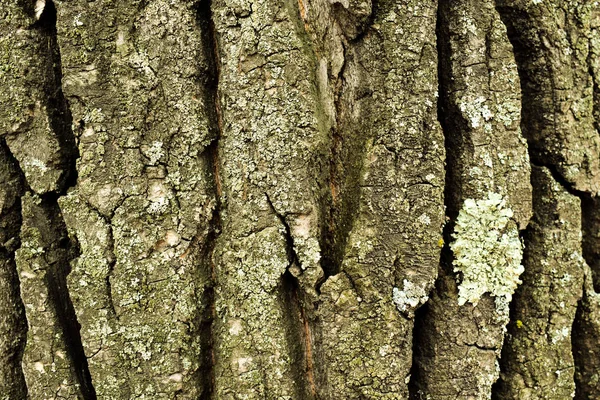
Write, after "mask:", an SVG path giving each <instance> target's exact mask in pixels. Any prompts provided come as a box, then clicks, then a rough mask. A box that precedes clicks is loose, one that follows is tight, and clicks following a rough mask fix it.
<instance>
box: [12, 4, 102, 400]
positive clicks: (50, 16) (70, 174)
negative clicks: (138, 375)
mask: <svg viewBox="0 0 600 400" xmlns="http://www.w3.org/2000/svg"><path fill="white" fill-rule="evenodd" d="M31 28H32V29H36V30H38V31H39V32H40V33H41V34H42V35H43V36H45V37H46V38H47V41H48V48H47V51H48V52H49V62H51V63H52V65H51V66H49V68H48V70H49V71H48V72H49V73H50V74H51V75H50V76H47V77H45V79H46V86H45V87H44V88H43V89H44V93H45V101H46V104H45V106H46V109H47V113H48V120H49V122H50V127H51V129H52V131H53V133H54V135H55V137H56V138H57V141H58V143H59V151H60V155H61V161H62V165H58V166H56V167H58V168H60V169H61V170H62V176H61V180H60V181H59V183H58V188H57V192H48V193H45V194H41V195H40V204H39V205H38V206H37V207H36V211H37V212H36V214H37V215H33V216H31V217H32V221H34V222H33V223H34V224H35V225H37V228H38V229H40V231H42V232H45V233H46V235H47V236H45V237H43V239H42V240H44V241H45V243H44V247H45V252H46V255H45V258H46V262H47V263H48V265H50V266H51V267H50V269H49V270H48V273H47V275H46V282H45V284H46V286H47V289H48V293H49V301H50V303H51V305H52V306H53V308H54V309H55V312H56V315H57V318H58V323H59V325H60V327H61V330H62V331H63V335H64V341H65V347H66V349H67V353H68V357H69V360H70V362H71V369H72V373H73V374H74V376H75V379H76V381H77V383H78V384H79V390H80V395H81V397H82V398H83V399H84V400H92V399H96V393H95V390H94V387H93V384H92V380H91V376H90V373H89V369H88V365H87V358H86V355H85V353H84V349H83V345H82V342H81V337H80V333H79V329H80V326H79V323H78V322H77V317H76V314H75V310H74V308H73V304H72V302H71V299H70V296H69V291H68V288H67V281H66V278H67V275H68V274H69V272H70V266H69V262H70V261H71V260H72V259H73V258H75V257H76V256H77V254H76V253H75V251H74V250H75V249H76V245H75V244H74V243H72V242H71V240H70V239H69V236H68V233H67V229H66V226H65V223H64V221H63V217H62V214H61V211H60V207H59V206H58V203H57V201H58V199H59V197H60V196H62V195H64V194H65V193H66V192H67V190H68V189H69V188H70V187H72V186H74V185H75V184H76V181H77V170H76V160H77V158H78V156H79V154H78V150H77V146H76V143H75V137H74V135H73V132H72V128H71V123H72V118H71V113H70V110H69V105H68V102H67V100H66V99H65V97H64V95H63V92H62V71H61V58H60V50H59V47H58V42H57V31H56V7H55V5H54V3H53V2H52V1H51V0H49V1H46V3H45V7H44V10H43V12H42V13H41V15H40V18H39V20H38V21H36V23H35V24H33V26H32V27H31ZM15 162H16V159H15ZM16 165H18V164H16ZM19 170H20V173H21V175H22V176H23V177H24V173H23V171H22V169H21V168H20V167H19ZM23 180H24V182H25V185H26V187H27V190H28V191H31V189H30V188H29V185H28V184H27V183H26V181H25V179H24V178H23Z"/></svg>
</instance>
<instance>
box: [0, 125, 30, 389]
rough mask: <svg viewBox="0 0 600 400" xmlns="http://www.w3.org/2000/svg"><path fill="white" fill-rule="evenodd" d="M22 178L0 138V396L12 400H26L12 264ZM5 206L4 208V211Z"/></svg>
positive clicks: (23, 338) (21, 315)
mask: <svg viewBox="0 0 600 400" xmlns="http://www.w3.org/2000/svg"><path fill="white" fill-rule="evenodd" d="M22 175H23V174H22V172H21V170H20V169H19V168H18V162H17V160H15V159H14V157H13V156H12V154H11V153H10V150H9V149H8V146H7V145H6V142H5V140H4V138H3V137H2V136H0V183H1V184H2V185H1V186H2V187H1V188H0V193H2V195H3V201H2V206H0V290H2V292H3V293H2V295H3V298H5V299H6V298H8V300H9V301H8V304H0V312H1V313H2V318H3V319H4V321H2V322H3V323H0V328H2V330H3V331H2V332H1V333H2V334H3V335H7V336H8V335H10V340H4V338H3V340H1V342H2V344H3V345H2V346H1V347H2V349H1V350H2V354H1V355H2V356H3V359H4V360H5V363H4V365H0V374H1V377H3V379H2V380H3V381H2V382H0V396H7V398H15V399H25V398H27V397H28V393H27V383H26V382H25V375H24V373H23V366H22V359H23V354H24V351H25V345H26V342H27V332H28V326H27V319H26V315H25V305H24V304H23V299H22V297H21V293H20V287H21V282H20V278H19V274H18V272H17V267H16V262H15V251H16V250H17V249H18V248H19V247H20V246H21V243H20V242H21V237H20V229H21V224H22V219H23V218H22V212H21V201H20V197H21V196H22V195H23V191H24V188H23V185H24V182H25V181H24V177H23V176H22ZM11 203H12V205H10V204H11ZM8 205H10V206H8ZM5 206H8V207H7V208H6V209H5V208H4V207H5ZM5 307H6V308H5ZM4 329H6V331H5V330H4Z"/></svg>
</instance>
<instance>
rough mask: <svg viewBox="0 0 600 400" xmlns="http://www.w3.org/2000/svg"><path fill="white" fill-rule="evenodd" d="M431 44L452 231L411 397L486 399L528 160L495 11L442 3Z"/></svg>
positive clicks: (526, 206) (517, 250)
mask: <svg viewBox="0 0 600 400" xmlns="http://www.w3.org/2000/svg"><path fill="white" fill-rule="evenodd" d="M437 34H438V41H439V42H438V51H439V58H440V62H439V74H440V84H441V87H440V99H439V102H440V109H439V118H440V120H441V122H442V126H443V128H444V133H445V136H446V154H447V175H446V190H445V201H446V205H447V209H446V210H447V215H448V217H449V221H448V223H447V225H446V228H445V237H444V243H445V244H444V250H443V254H442V258H441V263H440V276H439V278H438V283H437V285H436V289H435V290H434V293H433V294H432V296H431V299H430V300H429V301H428V303H427V305H426V307H425V308H424V310H423V312H421V313H420V320H419V321H418V323H419V326H420V327H419V332H420V335H419V338H418V339H417V343H416V345H415V349H416V354H415V355H414V362H415V364H416V365H415V366H414V369H415V370H416V371H415V373H416V376H415V377H414V378H413V382H412V384H411V388H412V392H413V393H412V397H413V398H415V399H418V398H424V399H425V398H428V397H432V398H436V399H437V398H439V399H446V398H447V399H455V398H456V399H463V398H465V399H466V398H477V399H483V398H489V396H490V394H491V387H492V384H493V383H494V382H495V380H496V379H497V377H498V372H499V371H498V367H497V365H498V361H497V360H498V358H499V356H500V349H501V348H502V342H503V337H504V332H505V325H506V324H507V323H508V312H509V310H508V304H509V302H510V300H511V294H512V293H513V292H514V290H515V288H516V287H517V284H518V283H519V280H518V276H519V269H520V268H521V267H520V259H521V256H520V254H521V243H520V241H519V237H518V229H519V228H523V227H525V226H526V225H527V222H528V219H529V216H530V215H531V187H530V184H529V159H528V154H527V145H526V142H525V140H524V139H523V138H522V137H521V134H520V131H519V122H520V113H519V109H520V93H519V90H518V74H517V68H516V64H515V61H514V58H513V54H512V46H511V45H510V42H509V41H508V38H507V36H506V29H505V27H504V25H503V24H502V22H501V20H500V18H499V16H498V13H497V12H496V10H495V8H494V4H493V3H492V2H491V1H483V2H477V3H475V2H472V1H460V0H457V1H443V2H440V6H439V9H438V32H437ZM480 224H481V225H480ZM490 226H494V228H495V230H494V231H492V232H490V233H491V234H492V236H489V235H487V236H486V235H485V234H484V232H486V231H487V230H488V229H489V227H490ZM478 232H480V233H481V235H480V233H478ZM494 232H496V235H497V238H496V239H494V238H493V234H494ZM500 243H502V244H500ZM475 371H479V373H475ZM484 371H485V372H484Z"/></svg>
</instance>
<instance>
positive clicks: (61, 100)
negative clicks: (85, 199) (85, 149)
mask: <svg viewBox="0 0 600 400" xmlns="http://www.w3.org/2000/svg"><path fill="white" fill-rule="evenodd" d="M33 28H34V29H37V30H39V31H40V32H41V33H42V34H43V35H44V36H46V37H47V40H48V52H49V53H50V59H51V62H52V66H51V68H52V76H50V77H48V85H47V87H46V88H45V92H46V93H45V94H46V98H45V100H46V108H47V110H48V119H49V121H50V126H51V127H52V131H53V133H54V135H56V138H57V140H58V143H59V146H60V153H61V160H63V163H64V164H65V165H61V166H60V167H61V168H62V170H63V175H62V182H60V183H59V193H60V194H61V195H64V194H65V193H66V192H67V190H68V189H69V188H70V187H73V186H75V184H76V182H77V168H76V165H75V163H76V160H77V158H79V150H78V149H77V144H76V142H75V136H74V134H73V131H72V126H71V125H72V122H73V118H72V117H71V111H70V109H69V104H68V102H67V99H66V98H65V96H64V94H63V91H62V69H61V68H62V65H61V57H60V49H59V46H58V40H57V30H56V6H55V5H54V2H53V1H52V0H47V1H46V4H45V7H44V11H43V12H42V14H41V15H40V19H39V20H38V21H37V22H36V23H35V24H34V25H33Z"/></svg>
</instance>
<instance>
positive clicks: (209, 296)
mask: <svg viewBox="0 0 600 400" xmlns="http://www.w3.org/2000/svg"><path fill="white" fill-rule="evenodd" d="M211 7H212V0H200V1H198V2H197V3H196V4H195V8H196V24H197V28H198V29H199V30H200V33H201V35H202V43H204V44H205V46H204V49H203V50H204V54H205V58H206V60H207V62H208V64H209V65H208V67H209V74H208V75H206V76H205V80H204V82H202V83H203V85H204V86H205V88H206V90H205V91H204V93H205V96H206V98H205V104H207V105H208V107H209V110H208V116H209V119H210V125H209V127H210V128H209V129H211V130H212V132H211V133H212V134H213V136H214V139H213V141H212V142H211V143H210V144H209V145H208V146H207V147H206V149H205V150H204V152H203V154H202V157H206V158H207V165H210V166H211V167H212V171H211V176H212V179H213V182H212V185H213V187H214V194H215V205H214V208H213V214H212V218H211V220H210V221H209V227H208V230H209V231H208V235H207V237H206V240H205V241H204V242H203V243H202V245H201V248H200V254H201V256H200V262H201V265H200V267H199V268H200V271H199V275H200V276H204V277H205V279H208V280H209V284H208V286H207V287H206V289H205V290H204V292H203V293H202V294H201V297H202V299H203V300H202V301H201V303H202V304H206V305H207V306H206V308H205V309H204V310H202V315H200V316H199V318H200V335H201V337H202V339H201V346H202V349H203V350H202V355H201V357H202V361H201V365H202V366H203V368H200V369H199V370H198V376H197V379H198V380H199V382H200V383H201V385H202V393H201V395H200V399H202V400H208V399H212V398H213V397H214V392H215V389H214V388H215V376H214V363H215V356H214V337H213V336H214V333H213V322H214V319H215V317H216V311H215V303H214V297H215V295H214V284H215V280H216V276H215V266H214V262H213V258H212V257H213V251H214V248H215V244H216V241H217V239H218V237H219V234H220V233H221V178H220V175H219V166H220V159H219V139H220V137H221V132H222V128H223V122H222V118H221V104H220V100H219V95H218V85H219V73H220V65H219V63H220V60H219V47H218V42H217V36H216V32H215V27H214V21H213V19H212V8H211ZM194 242H195V243H192V244H191V245H190V247H196V246H197V245H198V240H197V239H196V238H195V240H194Z"/></svg>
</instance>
